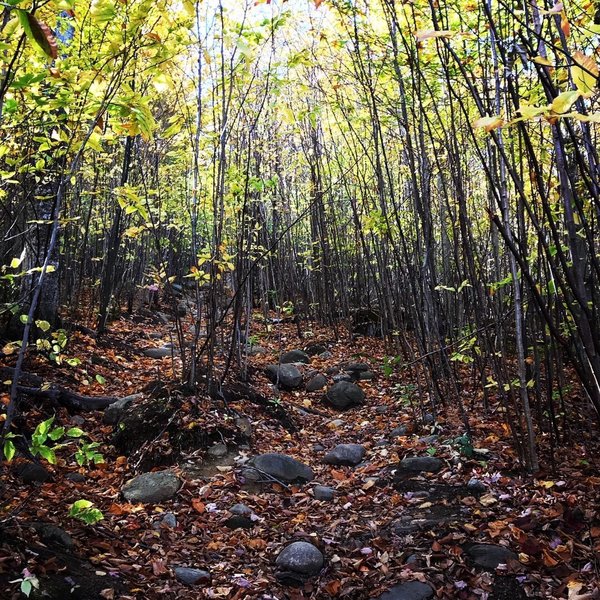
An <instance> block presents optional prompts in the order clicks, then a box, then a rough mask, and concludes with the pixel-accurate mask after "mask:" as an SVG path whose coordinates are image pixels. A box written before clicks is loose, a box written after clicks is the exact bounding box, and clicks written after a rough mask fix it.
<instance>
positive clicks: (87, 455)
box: [75, 440, 104, 467]
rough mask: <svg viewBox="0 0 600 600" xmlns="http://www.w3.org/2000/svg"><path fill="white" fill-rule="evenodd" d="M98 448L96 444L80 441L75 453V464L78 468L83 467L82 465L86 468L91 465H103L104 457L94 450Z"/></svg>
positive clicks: (98, 445)
mask: <svg viewBox="0 0 600 600" xmlns="http://www.w3.org/2000/svg"><path fill="white" fill-rule="evenodd" d="M98 447H100V444H99V443H98V442H90V443H87V442H84V441H83V440H82V441H81V444H80V446H79V448H78V449H77V452H75V460H76V461H77V464H78V465H79V466H80V467H83V466H84V465H85V466H87V465H89V464H91V463H94V464H95V465H97V464H99V463H103V462H104V456H102V454H100V452H98V451H97V450H96V448H98Z"/></svg>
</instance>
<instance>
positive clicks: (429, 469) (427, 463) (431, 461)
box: [400, 456, 443, 473]
mask: <svg viewBox="0 0 600 600" xmlns="http://www.w3.org/2000/svg"><path fill="white" fill-rule="evenodd" d="M442 465H443V463H442V461H441V460H440V459H439V458H435V457H433V456H407V457H405V458H403V459H402V461H401V462H400V468H402V469H404V470H405V471H414V472H415V473H420V472H426V473H437V472H438V471H439V470H440V469H441V468H442Z"/></svg>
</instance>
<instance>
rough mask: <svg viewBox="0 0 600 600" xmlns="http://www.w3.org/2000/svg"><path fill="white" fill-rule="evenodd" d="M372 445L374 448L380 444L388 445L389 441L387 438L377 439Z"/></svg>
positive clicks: (380, 445)
mask: <svg viewBox="0 0 600 600" xmlns="http://www.w3.org/2000/svg"><path fill="white" fill-rule="evenodd" d="M373 445H374V446H375V448H381V447H382V446H389V445H390V443H389V441H388V440H377V441H376V442H375V443H374V444H373Z"/></svg>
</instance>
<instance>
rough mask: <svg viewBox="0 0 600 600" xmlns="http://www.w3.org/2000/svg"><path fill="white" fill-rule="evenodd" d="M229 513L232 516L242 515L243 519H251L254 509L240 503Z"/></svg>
mask: <svg viewBox="0 0 600 600" xmlns="http://www.w3.org/2000/svg"><path fill="white" fill-rule="evenodd" d="M229 512H230V513H231V514H232V515H240V516H243V517H249V516H250V515H251V514H252V509H251V508H250V507H249V506H246V505H245V504H242V503H241V502H238V503H237V504H234V505H233V506H232V507H231V508H230V509H229Z"/></svg>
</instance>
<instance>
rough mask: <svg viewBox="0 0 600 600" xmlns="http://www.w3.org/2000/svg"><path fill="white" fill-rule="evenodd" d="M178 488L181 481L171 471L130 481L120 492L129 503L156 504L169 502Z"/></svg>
mask: <svg viewBox="0 0 600 600" xmlns="http://www.w3.org/2000/svg"><path fill="white" fill-rule="evenodd" d="M180 487H181V480H180V479H179V477H177V476H176V475H175V474H173V473H172V472H171V471H157V472H155V473H143V474H142V475H138V476H137V477H134V478H133V479H130V480H129V481H128V482H127V483H126V484H125V485H124V486H123V487H122V488H121V492H122V494H123V496H124V497H125V499H126V500H128V501H129V502H144V503H150V504H156V503H159V502H165V501H166V500H170V499H171V498H172V497H173V496H174V495H175V494H176V493H177V490H179V488H180Z"/></svg>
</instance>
